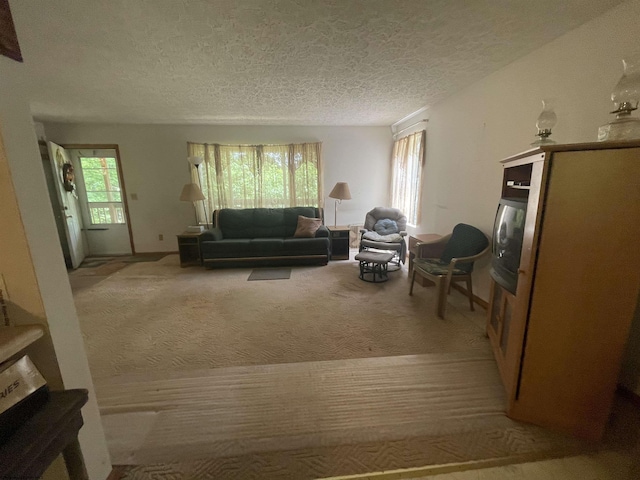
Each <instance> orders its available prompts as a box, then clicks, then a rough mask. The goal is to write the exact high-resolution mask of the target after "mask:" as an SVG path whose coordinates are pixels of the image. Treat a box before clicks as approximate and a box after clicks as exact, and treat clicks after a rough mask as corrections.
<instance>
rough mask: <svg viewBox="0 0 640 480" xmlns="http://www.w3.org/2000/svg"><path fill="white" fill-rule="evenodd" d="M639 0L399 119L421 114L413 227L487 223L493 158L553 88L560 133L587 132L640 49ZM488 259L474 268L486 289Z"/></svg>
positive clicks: (570, 137) (497, 169) (524, 139)
mask: <svg viewBox="0 0 640 480" xmlns="http://www.w3.org/2000/svg"><path fill="white" fill-rule="evenodd" d="M638 18H640V1H639V0H634V1H631V2H628V3H625V4H623V5H621V6H619V7H617V8H615V9H613V10H611V11H609V12H608V13H606V14H605V15H603V16H601V17H598V18H596V19H595V20H593V21H591V22H589V23H587V24H585V25H583V26H582V27H580V28H578V29H576V30H573V31H572V32H569V33H568V34H566V35H564V36H562V37H560V38H558V39H556V40H555V41H553V42H551V43H549V44H547V45H546V46H544V47H543V48H540V49H539V50H536V51H535V52H533V53H531V54H529V55H527V56H526V57H523V58H522V59H520V60H518V61H517V62H514V63H512V64H510V65H509V66H507V67H505V68H503V69H502V70H500V71H498V72H496V73H494V74H492V75H490V76H488V77H486V78H485V79H483V80H481V81H479V82H477V83H475V84H473V85H472V86H470V87H468V88H466V89H464V90H463V91H461V92H459V93H457V94H456V95H454V96H453V97H451V98H449V99H447V100H445V101H443V102H441V103H439V104H436V105H434V106H432V107H430V108H429V110H428V112H427V113H425V112H421V113H419V114H418V115H416V116H415V117H414V118H409V119H406V120H405V121H403V123H402V124H400V125H399V126H398V128H402V125H404V124H410V123H413V122H415V121H416V119H419V118H424V117H425V116H427V117H428V118H429V123H428V124H427V158H426V169H425V184H424V191H423V211H422V219H421V222H420V227H419V230H420V231H421V232H438V233H443V232H448V231H450V230H451V228H452V227H453V226H454V225H455V224H457V223H459V222H468V223H471V224H473V225H476V226H478V227H479V228H480V229H482V230H483V231H485V232H486V233H488V234H489V233H491V227H492V224H493V218H494V215H495V209H496V205H497V201H498V199H499V196H500V185H501V181H502V167H501V165H500V164H499V160H501V159H502V158H505V157H507V156H510V155H512V154H515V153H518V152H521V151H523V150H527V149H529V148H531V147H530V146H529V144H530V143H531V142H532V141H534V140H535V138H536V137H535V133H536V128H535V122H536V118H537V117H538V114H539V113H540V111H541V110H542V104H541V99H543V98H547V97H555V98H556V99H557V101H556V113H557V115H558V124H557V125H556V127H555V128H554V129H553V135H552V137H551V138H552V139H554V140H555V141H556V142H558V143H575V142H590V141H595V140H596V139H597V132H598V126H599V125H601V124H604V123H607V122H608V121H610V119H612V116H611V115H609V114H608V112H609V111H610V110H612V104H611V101H610V95H611V90H612V89H613V87H614V85H615V84H616V82H617V81H618V79H619V78H620V76H621V75H622V62H621V59H622V58H623V57H625V56H627V55H629V54H631V53H633V52H636V53H640V42H639V39H640V37H638V32H637V19H638ZM488 278H489V276H488V266H487V265H485V268H484V269H482V270H480V271H479V272H478V275H476V277H475V278H474V281H475V282H476V283H475V285H477V293H478V294H479V295H480V296H481V297H482V298H484V299H487V298H488V285H489V280H488Z"/></svg>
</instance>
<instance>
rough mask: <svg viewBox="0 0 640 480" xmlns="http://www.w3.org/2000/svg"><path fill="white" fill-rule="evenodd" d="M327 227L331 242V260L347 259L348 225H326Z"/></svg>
mask: <svg viewBox="0 0 640 480" xmlns="http://www.w3.org/2000/svg"><path fill="white" fill-rule="evenodd" d="M327 228H328V229H329V240H330V242H331V260H349V230H350V228H349V226H346V225H338V226H337V227H330V226H328V225H327Z"/></svg>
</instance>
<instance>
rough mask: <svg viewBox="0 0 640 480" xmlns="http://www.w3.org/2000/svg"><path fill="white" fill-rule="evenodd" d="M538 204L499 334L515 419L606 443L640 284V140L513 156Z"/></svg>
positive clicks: (525, 192) (502, 306)
mask: <svg viewBox="0 0 640 480" xmlns="http://www.w3.org/2000/svg"><path fill="white" fill-rule="evenodd" d="M502 163H503V165H504V178H503V187H502V196H503V197H517V198H520V199H523V200H526V202H527V213H526V219H525V228H524V238H523V246H522V253H521V257H520V267H519V270H518V285H517V289H516V291H515V294H512V293H510V292H508V291H506V290H505V289H503V288H502V287H501V286H500V285H499V284H497V283H496V282H492V287H491V298H490V305H489V311H488V317H487V333H488V335H489V338H490V340H491V344H492V346H493V350H494V353H495V357H496V361H497V363H498V367H499V370H500V374H501V376H502V380H503V383H504V386H505V389H506V391H507V397H508V406H507V414H508V415H509V416H510V417H511V418H514V419H517V420H522V421H526V422H531V423H534V424H537V425H541V426H544V427H548V428H551V429H553V430H557V431H562V432H565V433H569V434H571V435H575V436H578V437H582V438H586V439H593V440H597V439H599V438H600V437H601V436H602V433H603V431H604V428H605V425H606V422H607V419H608V416H609V413H610V409H611V405H612V402H613V397H614V393H615V389H616V384H617V379H618V374H619V370H620V366H621V362H622V356H623V353H624V349H625V344H626V341H627V336H628V332H629V327H630V325H631V321H632V319H633V317H634V312H635V311H636V308H637V304H638V298H639V297H638V293H639V291H640V142H619V143H612V142H611V143H610V142H605V143H593V144H576V145H552V146H545V147H542V148H537V149H534V150H530V151H527V152H524V153H522V154H519V155H515V156H513V157H510V158H507V159H506V160H503V161H502Z"/></svg>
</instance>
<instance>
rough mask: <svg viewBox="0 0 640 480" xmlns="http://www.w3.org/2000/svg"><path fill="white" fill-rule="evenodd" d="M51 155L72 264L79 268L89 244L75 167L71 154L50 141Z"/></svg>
mask: <svg viewBox="0 0 640 480" xmlns="http://www.w3.org/2000/svg"><path fill="white" fill-rule="evenodd" d="M49 156H50V157H51V168H52V169H53V178H54V183H55V185H56V192H57V194H58V200H59V201H60V208H61V209H62V215H63V217H64V230H65V232H64V233H65V236H66V237H67V242H68V245H69V253H70V257H71V266H72V267H73V268H78V267H79V266H80V264H81V263H82V261H83V260H84V258H85V257H86V255H87V245H86V240H85V238H84V235H83V233H82V216H81V214H80V204H79V202H78V196H77V193H76V184H75V178H74V173H75V172H74V168H73V165H72V164H71V159H70V158H69V154H68V153H67V152H66V151H65V149H64V148H62V147H61V146H60V145H56V144H55V143H53V142H49Z"/></svg>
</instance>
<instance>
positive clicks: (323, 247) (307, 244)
mask: <svg viewBox="0 0 640 480" xmlns="http://www.w3.org/2000/svg"><path fill="white" fill-rule="evenodd" d="M283 248H284V252H285V253H284V254H285V255H326V254H327V252H328V250H329V238H327V237H316V238H285V239H284V242H283Z"/></svg>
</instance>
